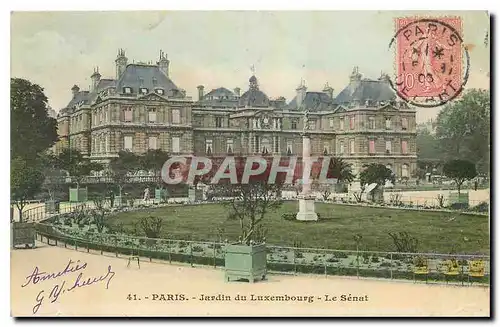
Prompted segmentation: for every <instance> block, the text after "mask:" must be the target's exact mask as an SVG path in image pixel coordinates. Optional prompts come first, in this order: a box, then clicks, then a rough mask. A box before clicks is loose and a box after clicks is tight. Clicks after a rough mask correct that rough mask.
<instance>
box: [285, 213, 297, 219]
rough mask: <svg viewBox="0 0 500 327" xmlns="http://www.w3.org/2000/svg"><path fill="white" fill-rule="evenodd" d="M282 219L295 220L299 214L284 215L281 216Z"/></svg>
mask: <svg viewBox="0 0 500 327" xmlns="http://www.w3.org/2000/svg"><path fill="white" fill-rule="evenodd" d="M281 217H282V218H283V219H285V220H295V218H296V217H297V214H296V213H284V214H282V215H281Z"/></svg>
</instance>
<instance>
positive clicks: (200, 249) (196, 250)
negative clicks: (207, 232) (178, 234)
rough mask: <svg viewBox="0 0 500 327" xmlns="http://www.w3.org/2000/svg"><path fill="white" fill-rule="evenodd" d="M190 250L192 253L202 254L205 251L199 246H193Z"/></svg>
mask: <svg viewBox="0 0 500 327" xmlns="http://www.w3.org/2000/svg"><path fill="white" fill-rule="evenodd" d="M191 249H192V251H193V252H203V251H205V249H204V248H203V247H202V246H200V245H195V246H193V247H192V248H191Z"/></svg>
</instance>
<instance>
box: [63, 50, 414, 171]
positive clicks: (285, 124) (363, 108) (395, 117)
mask: <svg viewBox="0 0 500 327" xmlns="http://www.w3.org/2000/svg"><path fill="white" fill-rule="evenodd" d="M115 63H116V76H115V78H114V79H105V78H101V75H100V73H99V71H98V69H95V70H94V72H93V74H92V75H91V80H92V85H91V87H90V90H80V88H79V87H78V86H77V85H75V86H73V88H72V89H71V91H72V99H71V100H70V102H69V103H68V105H67V106H66V107H65V108H63V109H61V110H60V112H59V114H58V117H57V120H58V125H59V142H58V143H57V144H56V145H55V151H56V152H59V151H61V149H63V148H66V147H71V148H73V149H78V150H79V151H81V152H82V153H83V154H84V155H86V156H88V157H90V158H91V159H92V160H94V161H99V162H103V163H106V162H109V161H110V160H111V159H112V158H113V157H116V156H117V155H118V152H119V151H120V150H128V151H132V152H135V153H144V152H145V151H147V150H148V149H162V150H164V151H167V152H169V153H171V154H182V155H193V154H194V155H206V154H210V155H227V154H234V155H251V154H262V153H269V154H276V155H278V154H280V155H298V156H300V155H301V151H302V137H301V135H300V133H301V131H302V129H303V116H304V111H305V110H308V111H309V121H310V127H311V143H312V155H330V156H338V157H342V158H344V159H345V160H346V161H348V162H350V163H352V164H353V168H354V172H355V173H357V172H359V169H360V167H361V166H362V165H363V164H367V163H382V164H384V165H386V166H387V167H389V168H391V169H392V170H393V171H394V172H395V174H396V175H397V176H398V177H399V178H401V177H411V176H412V172H413V171H414V170H415V169H416V160H417V156H416V142H415V140H416V121H415V110H414V109H411V108H409V107H408V106H407V105H406V103H404V102H402V101H397V100H396V97H395V94H394V92H393V91H392V89H391V87H390V84H389V82H388V79H387V76H385V75H382V76H381V77H380V78H379V79H377V80H370V79H365V78H362V76H361V74H360V73H359V71H358V68H357V67H355V68H354V69H353V72H352V74H351V75H350V76H349V81H348V85H347V86H346V87H345V88H344V89H343V90H342V91H341V92H340V93H338V94H337V95H336V96H334V93H333V91H334V90H333V89H332V88H331V87H329V86H328V84H326V85H325V87H324V89H323V90H322V91H308V90H307V87H306V86H305V85H304V83H303V82H301V83H300V85H299V86H298V87H297V89H296V96H295V97H294V98H293V99H292V100H291V101H290V102H287V101H286V99H285V98H283V97H278V98H270V97H269V96H268V95H267V94H266V93H265V92H264V90H261V89H260V87H259V82H258V79H257V78H256V76H251V77H250V79H249V81H248V89H247V90H245V91H244V92H242V90H240V89H239V88H234V89H230V88H225V87H219V88H216V89H211V90H210V91H208V92H205V87H204V85H199V86H198V94H197V97H196V99H192V98H191V97H188V96H186V92H185V90H183V89H181V88H180V87H178V86H177V85H176V84H175V83H174V82H173V81H172V79H171V76H170V73H169V65H170V61H169V60H168V59H167V55H166V54H165V53H163V52H160V57H159V60H158V62H157V63H156V64H152V63H148V64H146V63H132V64H130V63H128V59H127V57H126V56H125V51H123V50H119V51H118V55H117V58H116V60H115Z"/></svg>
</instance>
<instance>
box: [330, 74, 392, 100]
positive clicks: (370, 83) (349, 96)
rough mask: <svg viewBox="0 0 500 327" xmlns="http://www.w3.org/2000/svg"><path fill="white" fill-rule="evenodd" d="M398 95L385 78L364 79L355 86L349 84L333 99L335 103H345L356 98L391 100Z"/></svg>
mask: <svg viewBox="0 0 500 327" xmlns="http://www.w3.org/2000/svg"><path fill="white" fill-rule="evenodd" d="M395 97H396V95H395V93H394V91H393V90H392V88H391V86H390V85H389V83H387V82H385V81H383V80H370V79H362V80H361V81H359V84H358V85H357V86H355V87H353V86H352V85H348V86H347V87H346V88H344V89H343V90H342V91H341V92H340V93H339V94H338V95H337V96H336V97H335V99H334V100H333V102H334V103H335V104H344V103H348V102H351V101H354V100H357V101H361V102H364V101H366V100H372V101H390V100H393V99H394V98H395Z"/></svg>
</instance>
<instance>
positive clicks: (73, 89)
mask: <svg viewBox="0 0 500 327" xmlns="http://www.w3.org/2000/svg"><path fill="white" fill-rule="evenodd" d="M79 91H80V88H79V87H78V85H76V84H75V85H73V87H72V88H71V92H73V98H74V97H76V95H77V94H78V92H79Z"/></svg>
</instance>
